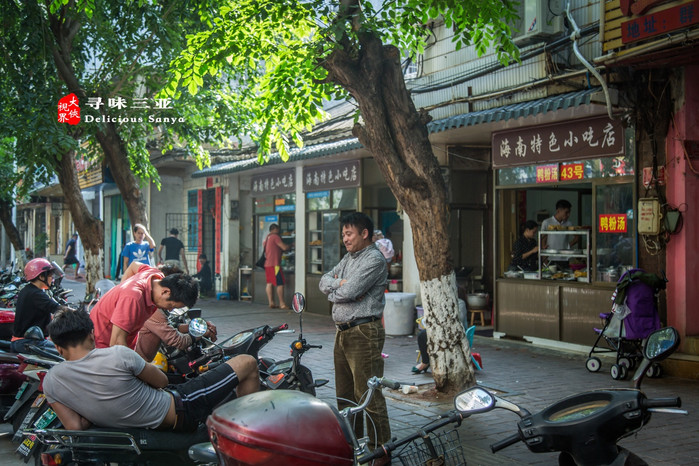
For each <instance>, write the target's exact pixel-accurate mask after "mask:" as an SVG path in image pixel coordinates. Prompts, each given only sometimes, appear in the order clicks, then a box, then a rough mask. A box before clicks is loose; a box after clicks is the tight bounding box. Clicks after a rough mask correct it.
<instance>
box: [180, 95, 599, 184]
mask: <svg viewBox="0 0 699 466" xmlns="http://www.w3.org/2000/svg"><path fill="white" fill-rule="evenodd" d="M600 90H601V88H599V87H594V88H591V89H585V90H582V91H576V92H569V93H567V94H559V95H556V96H552V97H546V98H543V99H538V100H532V101H529V102H522V103H518V104H511V105H505V106H502V107H496V108H491V109H488V110H480V111H477V112H471V113H463V114H461V115H457V116H453V117H449V118H444V119H442V120H436V121H432V122H430V123H429V124H428V125H427V130H428V132H429V133H430V134H432V133H440V132H443V131H448V130H451V129H456V128H462V127H465V126H475V125H478V124H483V123H493V122H497V121H507V120H514V119H517V118H525V117H529V116H534V115H538V114H542V113H547V112H555V111H557V110H565V109H567V108H571V107H578V106H580V105H588V104H589V103H590V101H591V98H592V95H593V94H595V93H597V92H599V91H600ZM362 147H363V146H362V144H361V143H360V142H359V140H358V139H357V138H347V139H343V140H341V141H335V142H328V143H321V144H314V145H312V146H306V147H303V148H301V149H292V150H291V151H290V153H289V162H296V161H300V160H309V159H315V158H319V157H326V156H329V155H335V154H340V153H342V152H347V151H350V150H356V149H360V148H362ZM280 163H284V162H283V161H282V159H281V158H280V157H279V154H278V153H277V152H275V153H273V154H271V155H270V156H269V161H268V162H265V166H267V165H276V164H280ZM259 167H260V164H258V163H257V156H255V157H252V158H249V159H245V160H237V161H234V162H224V163H220V164H217V165H214V166H212V167H208V168H204V169H203V170H199V171H197V172H194V173H193V174H192V178H202V177H207V176H214V175H225V174H228V173H235V172H241V171H245V170H251V169H253V168H259Z"/></svg>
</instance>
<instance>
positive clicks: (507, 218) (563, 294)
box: [492, 117, 643, 345]
mask: <svg viewBox="0 0 699 466" xmlns="http://www.w3.org/2000/svg"><path fill="white" fill-rule="evenodd" d="M632 137H633V129H628V128H624V127H623V126H622V124H621V121H619V120H610V119H609V118H607V117H602V118H600V117H596V118H589V119H581V120H570V121H566V122H562V123H556V124H552V125H546V126H536V127H523V128H518V129H515V130H507V131H502V132H496V133H493V140H492V142H493V145H492V147H493V167H494V175H495V184H496V185H495V199H496V203H497V205H496V210H495V211H496V212H497V215H496V218H495V220H494V222H495V231H497V232H500V234H499V235H498V240H497V241H498V244H497V245H496V258H497V259H496V266H495V281H496V286H495V295H496V300H495V303H496V322H495V325H496V331H498V332H501V333H504V334H507V335H512V336H519V337H522V336H527V337H536V338H543V339H550V340H559V341H564V342H568V343H578V344H584V345H587V344H589V342H590V338H589V337H590V334H591V332H592V329H593V327H594V326H599V313H600V312H603V311H608V310H609V309H610V297H611V293H612V290H613V289H614V286H615V283H616V281H617V279H618V278H619V276H620V275H621V274H622V273H623V272H624V271H625V270H628V269H630V268H633V267H635V265H636V264H637V261H638V259H637V244H638V236H637V229H638V215H637V214H636V209H635V206H636V205H637V201H638V199H637V197H638V196H637V193H636V190H635V158H634V155H633V152H632V151H633V149H632V148H633V147H634V146H635V145H634V144H633V141H632V140H631V138H632ZM562 199H563V200H567V201H568V202H570V204H571V206H572V208H571V213H570V218H569V220H570V222H571V225H570V226H566V227H560V226H557V227H554V228H552V229H547V230H546V231H542V230H541V228H539V229H538V230H537V234H536V235H535V239H536V242H537V245H538V246H539V249H540V250H539V256H538V260H537V261H536V266H535V267H534V268H532V269H531V270H528V271H523V270H519V269H518V268H516V267H511V253H512V245H513V243H514V242H515V241H516V239H517V238H518V237H519V236H520V235H521V234H522V230H521V227H522V225H524V223H525V222H526V221H527V220H534V221H535V222H537V224H538V225H539V227H541V224H542V222H543V221H544V220H545V219H547V218H549V217H551V216H552V215H554V214H555V206H556V203H557V202H558V201H559V200H562ZM641 227H642V228H643V225H641ZM554 236H556V237H559V238H560V237H564V240H563V241H562V242H563V243H564V244H565V247H563V248H561V249H551V248H550V247H548V248H547V246H546V245H547V242H548V241H547V240H548V239H549V238H551V237H554Z"/></svg>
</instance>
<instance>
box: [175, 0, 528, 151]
mask: <svg viewBox="0 0 699 466" xmlns="http://www.w3.org/2000/svg"><path fill="white" fill-rule="evenodd" d="M339 3H340V2H331V1H327V0H238V1H236V2H227V1H220V2H214V1H212V2H210V4H209V6H210V10H208V12H207V14H208V16H207V17H206V21H207V22H210V24H211V26H210V27H208V28H206V29H204V30H201V31H199V32H195V33H191V34H188V35H187V48H186V50H184V51H183V52H182V53H181V54H180V55H179V56H178V57H177V58H176V59H175V60H174V61H173V62H172V67H171V70H170V82H169V83H168V84H167V86H166V87H165V88H164V89H163V94H162V95H170V96H181V95H183V94H184V93H187V94H190V95H196V94H197V93H198V92H201V90H202V89H207V88H208V89H213V87H211V86H217V87H218V89H220V90H221V91H222V92H225V93H226V94H227V95H229V96H230V99H231V100H232V101H233V102H235V103H236V105H235V106H234V107H232V110H233V111H234V112H238V113H237V114H236V117H235V120H236V121H237V123H238V126H237V127H235V130H237V131H238V134H239V135H247V136H249V137H251V138H252V140H253V141H254V142H255V143H257V145H258V147H259V150H258V159H259V160H260V162H262V161H264V160H265V159H266V157H268V155H269V153H270V152H271V151H272V150H273V149H276V150H277V151H278V152H279V154H280V156H281V157H282V159H283V160H286V159H287V157H288V151H289V141H290V140H293V141H294V142H295V143H296V144H297V145H301V144H302V139H301V134H302V133H303V132H304V131H308V130H310V129H311V128H312V127H313V125H314V124H315V123H317V122H318V121H320V120H322V119H323V118H324V117H325V116H326V115H325V113H324V112H323V103H324V102H325V101H327V100H328V99H345V98H347V91H346V90H345V89H342V88H340V87H338V86H337V85H335V84H334V83H333V79H332V76H328V74H327V71H326V70H325V69H324V68H323V66H322V65H323V61H324V60H325V59H326V58H327V57H328V55H329V54H330V53H332V52H333V50H336V49H343V50H344V51H345V52H348V53H349V54H350V56H354V57H356V56H359V54H360V53H361V47H362V40H361V39H362V36H363V35H373V36H375V37H378V38H380V39H381V40H382V41H383V42H384V43H386V44H392V45H395V46H397V47H398V48H399V49H400V50H402V51H403V53H407V54H409V55H414V54H416V53H421V52H422V51H423V50H424V48H425V45H426V41H427V39H428V36H429V34H428V30H427V28H426V25H427V24H428V23H429V22H430V21H431V20H433V19H435V18H438V17H440V16H441V17H442V18H443V19H444V21H445V23H446V24H447V26H448V27H453V28H454V30H455V31H457V34H455V35H454V41H455V46H456V48H457V49H458V48H460V47H462V46H466V45H471V44H475V48H476V51H477V52H478V54H480V55H482V54H484V53H485V52H486V51H488V50H489V47H493V46H495V47H496V49H495V54H496V56H497V57H498V59H499V60H500V61H501V62H502V63H505V64H507V63H509V61H510V59H511V58H515V59H516V58H517V57H518V49H517V47H516V46H515V45H514V44H513V42H512V40H511V30H510V27H509V26H508V24H512V22H513V20H514V18H515V17H516V16H515V4H514V3H512V2H510V1H509V0H504V1H501V0H466V1H455V0H402V1H385V2H383V3H382V4H381V5H380V7H378V8H375V7H374V4H378V2H369V1H366V2H356V3H357V4H360V5H361V10H359V9H354V10H348V11H341V7H340V5H339ZM343 3H346V2H343ZM350 3H353V2H350ZM214 76H216V77H218V79H216V80H211V79H206V78H207V77H214ZM182 91H184V92H182Z"/></svg>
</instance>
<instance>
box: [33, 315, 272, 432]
mask: <svg viewBox="0 0 699 466" xmlns="http://www.w3.org/2000/svg"><path fill="white" fill-rule="evenodd" d="M48 330H49V335H50V336H51V339H52V340H53V342H54V343H55V345H56V347H57V348H58V352H59V353H60V354H61V355H62V356H63V357H64V358H65V359H66V361H65V362H62V363H60V364H58V365H56V366H55V367H53V368H52V369H51V370H50V371H49V373H48V374H47V375H46V378H45V379H44V382H43V386H44V393H45V394H46V399H47V401H48V402H49V403H50V405H51V408H53V410H54V411H55V412H56V414H58V417H59V418H60V420H61V422H62V423H63V426H64V427H65V428H66V429H70V430H84V429H87V428H89V427H90V426H91V425H93V424H95V425H97V426H101V427H115V428H134V427H135V428H150V429H162V430H175V431H181V432H191V431H193V430H195V429H196V428H197V425H198V424H199V423H200V422H203V421H204V420H205V419H206V417H207V416H208V415H209V414H210V413H211V411H212V410H213V409H214V407H216V406H217V405H218V404H220V403H222V402H224V401H226V400H227V398H228V397H229V396H231V395H232V394H234V393H235V394H237V396H244V395H247V394H249V393H253V392H256V391H257V390H258V388H259V379H258V372H257V361H255V358H253V357H252V356H248V355H239V356H236V357H234V358H232V359H230V360H228V361H226V363H224V364H221V365H220V366H218V367H216V368H215V369H213V370H211V371H208V372H206V373H204V374H202V375H201V376H199V377H196V378H193V379H190V380H189V381H187V382H186V383H183V384H181V385H178V386H167V383H168V381H167V376H166V375H165V374H164V373H163V372H162V371H161V370H160V369H158V368H157V367H156V366H154V365H152V364H150V363H147V362H145V361H144V360H143V358H142V357H140V356H139V355H138V354H137V353H136V352H135V351H133V350H131V349H129V348H127V347H125V346H120V345H117V346H111V347H108V348H97V349H96V348H95V337H94V326H93V324H92V321H91V320H90V317H89V315H88V314H87V313H86V312H85V311H81V310H78V311H74V310H65V311H61V312H58V313H57V314H56V315H55V316H54V318H53V320H52V321H51V323H50V324H49V328H48Z"/></svg>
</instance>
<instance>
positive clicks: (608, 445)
mask: <svg viewBox="0 0 699 466" xmlns="http://www.w3.org/2000/svg"><path fill="white" fill-rule="evenodd" d="M679 343H680V338H679V334H678V333H677V331H676V330H675V329H674V328H672V327H666V328H663V329H660V330H657V331H655V332H653V333H652V334H651V335H649V337H648V339H647V341H646V344H645V346H644V348H643V356H644V359H643V362H642V363H641V365H640V367H639V368H638V370H637V371H636V374H635V375H634V379H633V380H634V388H633V389H615V390H595V391H591V392H586V393H580V394H577V395H573V396H571V397H568V398H565V399H563V400H561V401H559V402H557V403H555V404H553V405H551V406H549V407H548V408H546V409H544V410H543V411H541V412H538V413H536V414H531V413H530V412H529V411H527V410H526V409H524V408H523V407H521V406H518V405H516V404H514V403H512V402H510V401H507V400H505V399H503V398H500V397H498V396H496V395H493V394H491V393H489V392H488V391H487V390H485V389H484V388H480V387H473V388H471V389H469V390H467V391H466V392H464V393H462V394H461V395H460V396H459V398H460V400H461V404H460V405H457V407H458V408H459V409H460V410H461V411H463V412H465V413H468V414H476V413H481V412H485V411H490V410H492V409H494V408H504V409H507V410H509V411H512V412H513V413H516V414H517V415H519V417H520V418H521V419H520V421H519V422H518V423H517V430H518V432H517V433H516V434H513V435H512V436H510V437H508V438H506V439H504V440H502V441H500V442H497V443H495V444H493V445H491V450H492V451H493V453H495V452H497V451H499V450H502V449H503V448H505V447H508V446H510V445H513V444H515V443H517V442H520V441H521V442H524V443H525V444H526V445H527V447H528V448H529V449H530V450H531V451H533V452H534V453H545V452H555V451H558V452H560V454H559V464H566V465H567V464H571V465H572V464H576V465H581V466H585V465H596V466H599V465H624V464H634V465H642V464H647V463H645V462H644V461H643V460H642V459H641V458H639V457H638V456H637V455H635V454H634V453H632V452H630V451H628V450H626V449H625V448H623V447H620V446H618V445H617V442H618V441H619V440H621V439H622V438H624V437H628V436H629V435H632V434H635V433H637V432H638V431H639V430H641V428H642V427H643V426H644V425H646V424H647V423H648V422H649V421H650V417H651V413H654V412H661V413H673V414H687V412H686V411H684V410H680V409H677V408H679V407H680V406H681V400H680V398H679V397H677V398H656V399H652V398H647V397H646V395H645V394H644V393H643V392H642V391H641V390H640V388H641V381H642V380H643V377H644V376H645V375H647V373H648V370H649V368H651V367H652V364H653V363H657V362H658V361H661V360H663V359H665V358H667V357H668V356H669V355H670V354H672V353H673V352H674V351H675V349H677V347H678V345H679Z"/></svg>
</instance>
